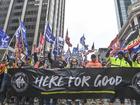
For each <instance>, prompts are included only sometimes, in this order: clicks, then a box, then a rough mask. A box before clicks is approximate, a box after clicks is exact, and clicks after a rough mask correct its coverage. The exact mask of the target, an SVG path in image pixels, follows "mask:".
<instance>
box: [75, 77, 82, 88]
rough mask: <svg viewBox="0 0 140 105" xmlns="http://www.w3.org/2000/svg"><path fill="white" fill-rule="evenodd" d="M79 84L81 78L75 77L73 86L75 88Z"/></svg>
mask: <svg viewBox="0 0 140 105" xmlns="http://www.w3.org/2000/svg"><path fill="white" fill-rule="evenodd" d="M80 84H81V78H80V77H76V79H75V81H74V85H75V86H79V85H80Z"/></svg>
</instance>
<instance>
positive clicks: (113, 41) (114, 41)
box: [108, 35, 118, 48]
mask: <svg viewBox="0 0 140 105" xmlns="http://www.w3.org/2000/svg"><path fill="white" fill-rule="evenodd" d="M117 40H118V35H117V36H116V37H115V38H114V39H113V40H112V41H111V43H110V45H109V46H108V48H112V47H113V45H114V44H115V43H116V42H117Z"/></svg>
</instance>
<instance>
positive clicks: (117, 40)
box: [108, 35, 120, 50]
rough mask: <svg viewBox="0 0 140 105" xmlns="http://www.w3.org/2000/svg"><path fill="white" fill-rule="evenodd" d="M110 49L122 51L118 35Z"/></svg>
mask: <svg viewBox="0 0 140 105" xmlns="http://www.w3.org/2000/svg"><path fill="white" fill-rule="evenodd" d="M108 48H112V49H115V50H117V49H120V41H119V38H118V35H117V36H116V37H115V38H114V39H113V40H112V41H111V43H110V45H109V46H108Z"/></svg>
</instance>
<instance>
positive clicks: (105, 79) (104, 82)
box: [100, 76, 108, 86]
mask: <svg viewBox="0 0 140 105" xmlns="http://www.w3.org/2000/svg"><path fill="white" fill-rule="evenodd" d="M107 83H108V76H105V77H104V78H103V79H102V85H103V86H106V85H107ZM100 85H101V84H100Z"/></svg>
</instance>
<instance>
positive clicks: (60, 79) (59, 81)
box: [57, 77, 64, 87]
mask: <svg viewBox="0 0 140 105" xmlns="http://www.w3.org/2000/svg"><path fill="white" fill-rule="evenodd" d="M62 79H63V77H60V78H59V80H58V84H57V86H59V87H60V86H63V85H64V84H63V81H62Z"/></svg>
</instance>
